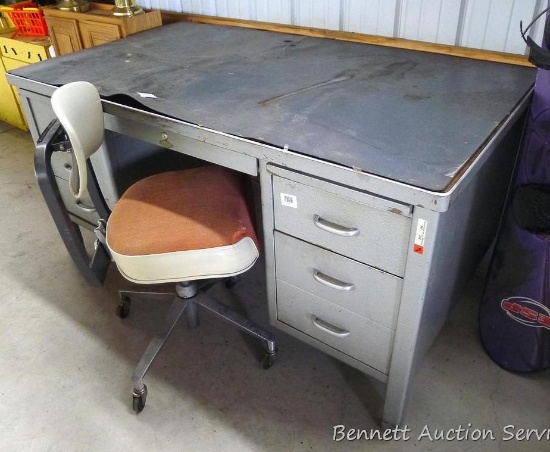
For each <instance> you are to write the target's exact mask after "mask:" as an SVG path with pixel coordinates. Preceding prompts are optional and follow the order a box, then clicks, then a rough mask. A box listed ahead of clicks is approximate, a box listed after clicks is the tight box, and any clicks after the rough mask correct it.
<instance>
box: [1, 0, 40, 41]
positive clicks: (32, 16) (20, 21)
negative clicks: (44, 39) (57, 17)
mask: <svg viewBox="0 0 550 452" xmlns="http://www.w3.org/2000/svg"><path fill="white" fill-rule="evenodd" d="M28 6H32V7H31V8H29V7H28ZM36 6H37V5H36V3H31V2H25V3H20V4H16V5H13V10H4V12H5V13H6V14H7V15H8V16H10V19H11V21H12V22H13V24H14V25H15V27H16V28H17V33H18V34H22V35H30V36H48V26H47V25H46V19H44V11H42V9H40V8H37V7H36Z"/></svg>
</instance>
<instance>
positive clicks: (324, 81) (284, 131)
mask: <svg viewBox="0 0 550 452" xmlns="http://www.w3.org/2000/svg"><path fill="white" fill-rule="evenodd" d="M12 72H13V73H14V74H16V75H19V76H22V77H26V78H29V79H32V80H35V81H39V82H44V83H47V84H50V85H62V84H65V83H68V82H71V81H75V80H87V81H89V82H91V83H93V84H94V85H96V86H97V87H98V89H99V91H100V93H101V95H102V96H105V97H108V96H112V95H120V94H123V95H128V96H131V97H133V98H134V99H136V100H139V102H141V103H142V104H144V105H146V106H147V107H148V108H150V109H153V110H155V111H157V112H159V113H161V114H165V115H169V116H171V117H175V118H178V119H181V120H184V121H188V122H191V123H194V124H200V125H202V126H206V127H208V128H211V129H214V130H218V131H222V132H225V133H229V134H233V135H238V136H242V137H246V138H251V139H254V140H261V141H263V142H267V143H270V144H272V145H274V146H277V147H281V148H283V147H285V146H288V148H289V150H291V151H295V152H298V153H302V154H305V155H309V156H312V157H315V158H319V159H322V160H326V161H330V162H334V163H337V164H339V165H343V166H347V167H354V168H357V169H360V170H362V171H365V172H368V173H371V174H376V175H379V176H382V177H385V178H389V179H392V180H396V181H399V182H403V183H406V184H410V185H413V186H417V187H421V188H425V189H427V190H431V191H444V190H445V188H446V187H448V185H449V184H450V182H451V181H452V178H453V177H454V176H455V174H456V173H457V172H458V171H459V170H460V169H461V168H462V167H463V166H464V165H465V164H466V162H467V161H468V160H469V159H470V158H471V156H472V154H473V153H475V152H476V151H477V150H478V149H479V148H480V147H481V146H482V145H483V143H484V142H485V141H486V140H487V138H488V137H489V136H491V134H492V133H493V132H494V130H495V127H496V126H497V125H498V124H500V123H502V122H503V121H504V120H505V119H506V118H507V116H508V115H509V114H510V112H511V111H513V109H514V108H515V106H516V105H517V103H518V102H519V101H520V99H521V98H522V97H523V96H524V95H525V94H526V93H527V92H528V91H529V89H530V88H531V86H532V85H533V82H534V78H535V70H533V69H530V68H525V67H519V66H511V65H506V64H501V63H491V62H485V61H476V60H469V59H464V58H456V57H451V56H446V55H436V54H430V53H423V52H416V51H410V50H401V49H393V48H387V47H379V46H373V45H366V44H358V43H350V42H343V41H336V40H330V39H321V38H310V37H303V36H296V35H289V34H281V33H274V32H265V31H259V30H251V29H243V28H234V27H221V26H212V25H200V24H192V23H186V22H180V23H176V24H173V25H169V26H164V27H161V28H157V29H153V30H150V31H147V32H143V33H139V34H136V35H133V36H130V37H129V38H126V39H122V40H119V41H115V42H112V43H109V44H106V45H103V46H99V47H95V48H92V49H88V50H85V51H82V52H76V53H72V54H69V55H65V56H62V57H57V58H54V59H51V60H48V61H44V62H41V63H38V64H34V65H30V66H27V67H25V68H21V69H17V70H15V71H12ZM137 93H150V94H153V95H154V96H156V97H155V98H141V97H140V96H139V95H138V94H137Z"/></svg>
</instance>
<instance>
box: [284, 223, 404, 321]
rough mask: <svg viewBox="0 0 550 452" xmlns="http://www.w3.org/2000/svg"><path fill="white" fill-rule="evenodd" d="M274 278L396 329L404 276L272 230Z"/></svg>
mask: <svg viewBox="0 0 550 452" xmlns="http://www.w3.org/2000/svg"><path fill="white" fill-rule="evenodd" d="M275 262H276V265H275V267H276V271H277V279H278V280H281V281H284V282H287V283H289V284H292V285H293V286H295V287H298V288H300V289H303V290H305V291H307V292H310V293H312V294H314V295H317V296H318V297H321V298H324V299H325V300H329V301H331V302H332V303H335V304H337V305H339V306H342V307H343V308H346V309H348V310H350V311H352V312H354V313H356V314H359V315H360V316H362V317H366V318H368V319H370V320H372V321H373V322H375V323H378V324H380V325H382V326H385V327H386V328H390V329H395V324H396V322H397V312H398V308H399V302H400V300H401V289H402V286H403V280H402V279H401V278H399V277H397V276H394V275H391V274H389V273H385V272H383V271H381V270H378V269H375V268H372V267H369V266H368V265H365V264H361V263H359V262H357V261H354V260H352V259H349V258H347V257H344V256H340V255H338V254H335V253H332V252H330V251H327V250H325V249H323V248H319V247H318V246H315V245H311V244H309V243H306V242H303V241H301V240H298V239H295V238H293V237H290V236H287V235H285V234H282V233H280V232H275Z"/></svg>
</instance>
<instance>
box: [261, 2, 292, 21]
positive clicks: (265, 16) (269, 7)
mask: <svg viewBox="0 0 550 452" xmlns="http://www.w3.org/2000/svg"><path fill="white" fill-rule="evenodd" d="M256 20H259V21H262V22H273V23H276V24H290V23H292V13H291V1H290V0H256Z"/></svg>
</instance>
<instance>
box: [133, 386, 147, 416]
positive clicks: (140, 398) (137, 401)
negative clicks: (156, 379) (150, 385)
mask: <svg viewBox="0 0 550 452" xmlns="http://www.w3.org/2000/svg"><path fill="white" fill-rule="evenodd" d="M132 397H133V403H132V409H133V410H134V411H135V412H136V413H137V414H139V413H141V412H142V411H143V408H145V401H146V400H147V386H145V385H143V389H142V390H141V391H136V390H135V389H134V392H132Z"/></svg>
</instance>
